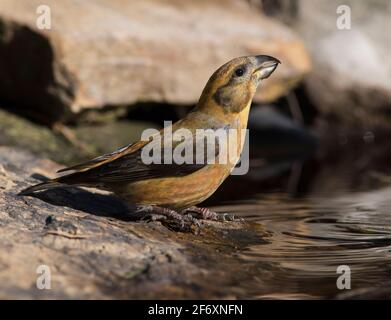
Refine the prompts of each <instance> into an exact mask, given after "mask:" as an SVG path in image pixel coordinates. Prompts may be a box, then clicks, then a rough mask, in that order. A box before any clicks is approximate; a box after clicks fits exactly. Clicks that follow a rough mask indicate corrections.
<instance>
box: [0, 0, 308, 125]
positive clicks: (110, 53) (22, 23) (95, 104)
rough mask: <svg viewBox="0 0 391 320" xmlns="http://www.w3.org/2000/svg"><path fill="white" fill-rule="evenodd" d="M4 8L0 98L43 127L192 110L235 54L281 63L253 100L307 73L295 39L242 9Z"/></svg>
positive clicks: (230, 5) (221, 5)
mask: <svg viewBox="0 0 391 320" xmlns="http://www.w3.org/2000/svg"><path fill="white" fill-rule="evenodd" d="M41 4H42V2H41V1H39V0H31V1H28V2H26V1H23V0H2V1H1V3H0V75H1V76H0V97H1V98H2V99H4V100H7V101H9V102H12V103H13V104H15V105H19V106H20V107H21V108H22V111H23V112H25V113H29V114H30V115H32V116H35V117H36V118H38V119H40V120H41V121H46V122H48V121H55V120H56V121H59V120H66V119H69V118H72V117H73V116H74V115H75V114H78V113H80V112H81V111H84V110H88V109H95V108H103V107H105V106H123V105H129V104H133V103H136V102H145V101H147V102H164V103H171V104H176V105H184V104H195V103H196V102H197V101H198V98H199V96H200V93H201V90H202V88H203V86H204V85H205V83H206V81H207V80H208V78H209V77H210V75H211V74H212V72H213V71H214V70H215V69H216V68H218V67H219V66H220V65H221V64H223V63H225V62H226V61H228V60H230V59H232V58H234V57H237V56H241V55H250V54H269V55H274V56H276V57H278V58H279V59H280V60H282V62H283V63H282V66H281V67H280V68H279V70H278V73H276V74H275V75H273V77H272V78H270V80H268V81H267V82H265V85H264V88H263V90H261V91H260V92H259V93H258V94H257V96H256V98H255V100H256V101H258V102H265V101H271V100H274V99H276V98H278V97H279V96H281V95H283V94H285V93H286V92H287V91H288V90H289V89H290V88H291V87H292V86H293V85H295V84H296V83H297V82H298V81H300V80H301V79H302V77H303V75H304V74H306V73H307V72H308V71H309V69H310V62H309V58H308V55H307V52H306V50H305V48H304V46H303V43H302V41H301V40H300V38H299V37H298V36H297V35H296V34H295V33H294V32H292V31H291V30H290V29H289V28H288V27H285V26H283V25H282V24H280V23H278V22H276V21H273V20H272V19H269V18H267V17H265V16H263V15H262V14H261V12H260V11H259V10H255V9H254V8H252V7H251V6H250V5H249V3H247V2H245V1H241V0H228V1H224V2H222V1H219V0H213V1H206V0H202V1H190V0H187V1H184V0H175V1H157V0H153V1H141V0H137V1H136V0H135V1H131V2H129V1H125V0H121V1H115V2H113V1H108V0H102V1H85V0H84V1H78V2H69V1H68V2H67V1H61V2H59V1H55V0H47V1H45V5H47V6H48V7H49V8H50V9H51V15H52V16H51V29H50V30H46V29H45V30H40V29H37V24H36V20H37V17H39V15H38V14H37V13H36V11H37V7H38V6H39V5H41Z"/></svg>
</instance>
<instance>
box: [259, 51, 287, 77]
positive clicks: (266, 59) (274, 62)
mask: <svg viewBox="0 0 391 320" xmlns="http://www.w3.org/2000/svg"><path fill="white" fill-rule="evenodd" d="M255 58H256V60H257V65H258V67H257V68H256V69H255V72H256V73H258V75H259V76H258V79H260V80H262V79H266V78H268V77H269V76H270V75H271V74H272V73H273V72H274V70H276V68H277V66H278V65H279V64H280V63H281V61H280V60H279V59H277V58H274V57H272V56H267V55H259V56H255Z"/></svg>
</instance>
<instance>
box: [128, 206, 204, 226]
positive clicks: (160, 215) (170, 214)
mask: <svg viewBox="0 0 391 320" xmlns="http://www.w3.org/2000/svg"><path fill="white" fill-rule="evenodd" d="M135 213H136V215H139V217H140V218H141V219H144V220H145V219H148V220H151V221H166V220H169V221H171V222H176V223H179V225H180V228H181V229H185V227H186V224H187V225H189V224H190V225H192V224H195V225H196V226H199V222H198V220H197V219H195V218H194V217H193V216H192V215H189V214H180V213H178V212H176V211H175V210H172V209H169V208H164V207H158V206H150V205H146V206H139V207H137V208H136V209H135Z"/></svg>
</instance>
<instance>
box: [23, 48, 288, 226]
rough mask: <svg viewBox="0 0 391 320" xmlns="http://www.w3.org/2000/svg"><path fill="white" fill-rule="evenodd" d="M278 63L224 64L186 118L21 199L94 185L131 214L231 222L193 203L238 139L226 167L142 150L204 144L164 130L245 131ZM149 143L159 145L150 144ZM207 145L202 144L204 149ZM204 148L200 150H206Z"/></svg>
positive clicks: (210, 185)
mask: <svg viewBox="0 0 391 320" xmlns="http://www.w3.org/2000/svg"><path fill="white" fill-rule="evenodd" d="M280 63H281V62H280V60H278V59H277V58H274V57H272V56H269V55H252V56H242V57H238V58H234V59H232V60H230V61H228V62H227V63H225V64H224V65H222V66H221V67H220V68H218V69H217V70H216V71H215V72H214V73H213V74H212V76H211V77H210V78H209V80H208V81H207V83H206V85H205V87H204V89H203V91H202V94H201V96H200V98H199V101H198V103H197V104H196V106H195V107H194V109H193V110H191V111H190V112H189V113H188V114H187V115H186V116H185V117H184V118H182V119H180V120H179V121H177V122H175V123H174V124H172V125H171V126H169V127H165V128H164V129H162V130H161V131H158V132H157V133H155V135H152V137H149V139H147V140H139V141H137V142H135V143H132V144H129V145H127V146H125V147H122V148H120V149H118V150H116V151H114V152H112V153H109V154H104V155H102V156H99V157H96V158H94V159H92V160H90V161H87V162H84V163H81V164H78V165H74V166H71V167H67V168H64V169H61V170H59V171H58V173H63V172H67V174H65V175H62V176H60V177H58V178H54V179H51V180H48V181H46V182H42V183H39V184H37V185H33V186H31V187H28V188H26V189H24V190H22V191H21V192H20V193H19V195H21V196H28V195H32V194H34V193H35V192H38V191H43V190H46V189H51V188H56V187H64V186H84V187H95V188H100V189H103V190H107V191H111V192H113V193H115V194H116V195H118V196H119V197H120V198H122V199H123V200H125V202H126V203H128V204H129V205H130V206H134V212H135V213H138V214H142V215H148V216H150V217H151V216H157V217H162V218H164V219H174V220H177V221H181V223H183V221H192V222H194V221H198V219H211V220H232V219H234V217H233V216H229V215H225V214H220V213H217V212H214V211H212V210H210V209H208V208H200V207H197V205H198V204H200V203H201V202H203V201H204V200H206V199H207V198H209V197H210V196H211V195H212V194H213V193H214V192H215V191H216V190H217V189H218V188H219V186H220V185H221V184H222V183H223V181H224V180H225V179H226V178H227V177H228V176H229V175H230V173H231V171H232V170H233V169H234V167H235V165H236V162H237V161H238V160H239V158H240V154H241V152H242V150H243V141H241V139H237V141H239V142H237V146H235V147H234V151H233V152H234V154H235V156H236V157H235V160H234V161H227V162H225V163H216V161H215V162H214V163H210V162H208V161H198V162H197V161H194V160H195V159H194V157H195V156H194V155H193V158H192V160H193V161H188V162H186V163H173V162H172V161H171V162H170V161H168V162H167V163H154V162H152V163H146V161H144V159H143V155H145V152H144V151H145V150H146V148H151V146H152V145H155V146H156V145H160V146H161V147H162V148H163V149H164V148H166V147H167V143H170V144H171V146H172V145H173V146H174V147H176V146H178V145H179V144H180V143H184V147H185V149H186V147H189V148H190V149H193V150H194V149H196V147H197V146H198V145H200V143H201V142H205V137H203V138H201V139H197V138H195V139H188V140H189V141H184V142H183V139H182V140H181V141H180V142H178V141H173V139H172V138H170V139H166V138H167V133H166V132H168V131H167V129H170V130H171V131H170V132H172V134H173V135H175V133H176V132H180V131H181V130H187V131H188V132H191V134H192V135H193V136H196V132H198V131H199V130H212V132H215V131H217V130H223V131H224V130H225V131H227V130H236V131H238V132H239V131H240V130H244V129H246V128H247V122H248V116H249V110H250V107H251V104H252V100H253V97H254V94H255V92H256V90H257V87H258V85H259V84H260V83H261V81H262V80H264V79H266V78H268V77H269V76H270V75H271V74H272V73H273V72H274V70H275V69H276V68H277V66H278V64H280ZM234 132H235V131H234ZM156 138H160V140H159V139H156ZM185 140H186V139H185ZM153 141H160V142H157V143H156V142H155V144H154V142H153ZM161 141H163V142H161ZM167 141H168V142H167ZM208 143H209V142H206V146H208ZM229 143H230V140H228V144H229ZM229 147H230V145H228V147H227V148H225V149H224V148H223V145H222V144H220V143H218V144H217V145H215V146H214V149H212V156H211V157H212V158H213V157H215V158H216V157H218V156H219V155H220V154H221V153H222V152H227V149H229ZM205 148H206V147H204V148H203V149H200V150H202V151H203V152H205ZM231 150H232V149H231ZM170 152H172V150H171V151H170ZM144 158H145V157H144ZM203 160H205V157H204V159H203Z"/></svg>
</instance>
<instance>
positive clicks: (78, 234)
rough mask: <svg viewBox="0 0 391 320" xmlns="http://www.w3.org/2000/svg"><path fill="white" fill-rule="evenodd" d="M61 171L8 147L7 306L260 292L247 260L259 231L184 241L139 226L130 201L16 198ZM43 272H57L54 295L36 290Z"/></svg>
mask: <svg viewBox="0 0 391 320" xmlns="http://www.w3.org/2000/svg"><path fill="white" fill-rule="evenodd" d="M58 168H60V167H59V165H57V164H55V163H54V162H52V161H49V160H43V159H39V158H37V157H35V156H32V155H31V154H29V153H27V152H23V151H20V150H17V149H14V148H9V147H0V281H1V285H0V298H1V299H31V298H34V299H42V298H49V299H83V298H84V299H99V298H104V299H108V298H111V299H112V298H121V299H128V298H133V299H163V298H164V299H177V298H182V299H183V298H189V299H200V298H202V299H211V298H215V299H218V298H220V299H221V298H225V299H227V298H228V299H232V298H240V297H241V298H243V297H246V296H245V295H244V293H243V291H241V290H238V284H237V283H241V284H244V285H245V286H247V287H252V285H253V281H254V280H253V279H254V274H253V272H252V269H251V268H250V269H249V270H244V269H243V263H242V262H241V261H240V259H239V258H238V251H239V250H240V249H239V248H241V247H245V246H247V245H248V243H249V242H252V243H258V242H261V241H263V240H262V237H263V234H264V233H263V231H262V230H261V229H260V230H259V231H257V230H258V229H257V228H258V227H257V225H256V224H254V225H253V227H251V226H249V225H248V224H247V223H245V222H240V221H238V222H225V223H221V222H203V223H202V226H201V228H200V229H198V228H195V229H193V231H197V232H198V234H194V233H191V232H180V233H178V232H176V231H174V230H173V229H172V227H175V226H174V225H167V224H164V225H162V224H161V223H160V222H149V223H147V222H146V221H132V213H131V212H130V211H129V210H128V209H127V207H126V205H125V204H124V203H123V202H121V201H120V200H119V199H118V198H116V197H115V196H113V195H111V194H108V193H104V192H99V191H98V190H93V189H89V190H87V189H82V188H69V189H57V190H51V191H47V192H43V193H40V194H38V195H36V197H20V196H17V193H18V191H20V190H21V189H22V188H24V187H26V186H27V185H31V184H32V183H36V182H38V181H39V180H37V179H36V178H37V177H40V176H41V177H42V175H43V176H46V177H47V176H51V175H52V173H53V172H55V170H56V169H58ZM31 175H33V177H32V176H31ZM42 265H43V266H47V267H49V269H50V273H51V288H50V290H40V289H39V288H38V287H37V279H38V277H39V276H40V274H39V273H38V272H42V269H39V268H38V267H39V266H42ZM227 266H229V268H228V267H227ZM256 272H257V275H259V271H258V270H256ZM233 279H235V281H233ZM236 281H237V282H236ZM260 289H262V288H260Z"/></svg>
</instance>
